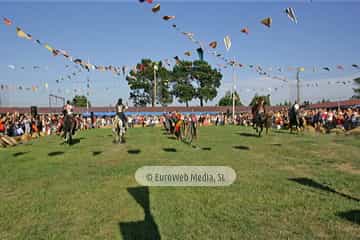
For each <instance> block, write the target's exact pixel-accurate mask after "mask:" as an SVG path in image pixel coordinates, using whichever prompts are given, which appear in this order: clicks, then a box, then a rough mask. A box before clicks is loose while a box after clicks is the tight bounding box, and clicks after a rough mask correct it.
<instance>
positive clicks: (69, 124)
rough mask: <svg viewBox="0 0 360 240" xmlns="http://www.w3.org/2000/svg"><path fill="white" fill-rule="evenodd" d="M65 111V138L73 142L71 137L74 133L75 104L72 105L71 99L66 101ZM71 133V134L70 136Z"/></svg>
mask: <svg viewBox="0 0 360 240" xmlns="http://www.w3.org/2000/svg"><path fill="white" fill-rule="evenodd" d="M63 113H64V123H63V130H64V138H65V139H66V140H67V141H70V142H71V137H72V135H73V134H74V130H75V124H74V119H73V114H74V113H73V106H72V105H71V103H70V101H67V102H66V105H65V106H64V109H63ZM68 134H69V136H68Z"/></svg>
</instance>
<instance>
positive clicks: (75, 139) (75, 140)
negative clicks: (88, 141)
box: [70, 138, 83, 145]
mask: <svg viewBox="0 0 360 240" xmlns="http://www.w3.org/2000/svg"><path fill="white" fill-rule="evenodd" d="M80 139H83V138H73V139H72V141H71V144H70V145H76V144H78V143H80Z"/></svg>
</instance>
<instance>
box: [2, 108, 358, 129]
mask: <svg viewBox="0 0 360 240" xmlns="http://www.w3.org/2000/svg"><path fill="white" fill-rule="evenodd" d="M299 117H300V118H302V119H303V120H304V122H305V124H306V125H310V126H312V127H314V128H315V129H320V128H325V129H328V130H329V129H332V128H341V129H343V130H350V129H353V128H355V127H357V126H360V111H359V109H351V108H348V109H335V110H331V109H311V110H304V109H300V114H299ZM196 118H197V120H198V124H199V125H200V126H209V125H215V126H223V125H228V124H236V125H243V126H251V125H252V118H253V116H252V114H251V113H247V112H244V113H239V114H236V115H235V119H234V121H233V120H232V116H231V114H225V113H218V114H204V115H197V116H196ZM75 119H76V125H77V129H78V130H86V129H91V128H106V127H111V126H112V121H113V118H112V117H105V116H104V117H93V118H90V117H82V116H81V115H75ZM164 119H165V117H164V116H150V115H148V116H142V115H130V114H128V117H127V120H128V122H127V126H128V127H129V128H132V127H137V126H139V127H154V126H157V125H162V124H163V121H164ZM62 121H63V115H61V114H41V115H37V116H35V117H34V116H31V115H30V114H19V113H7V114H2V115H1V114H0V135H8V136H21V135H23V134H30V135H33V134H37V135H38V136H44V135H51V134H59V133H60V131H61V125H62ZM272 122H273V127H274V128H277V129H284V128H285V129H286V128H287V125H288V123H289V118H288V109H286V108H284V109H282V110H280V111H277V112H274V113H272Z"/></svg>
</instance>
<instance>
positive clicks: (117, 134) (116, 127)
mask: <svg viewBox="0 0 360 240" xmlns="http://www.w3.org/2000/svg"><path fill="white" fill-rule="evenodd" d="M112 131H113V135H114V140H113V143H124V142H125V125H124V122H123V121H122V120H121V118H119V117H118V116H115V119H114V122H113V128H112Z"/></svg>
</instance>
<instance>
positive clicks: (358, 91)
mask: <svg viewBox="0 0 360 240" xmlns="http://www.w3.org/2000/svg"><path fill="white" fill-rule="evenodd" d="M354 82H355V84H357V85H358V86H359V87H358V88H353V90H354V93H355V95H354V96H353V97H352V98H355V99H360V77H359V78H355V79H354Z"/></svg>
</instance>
